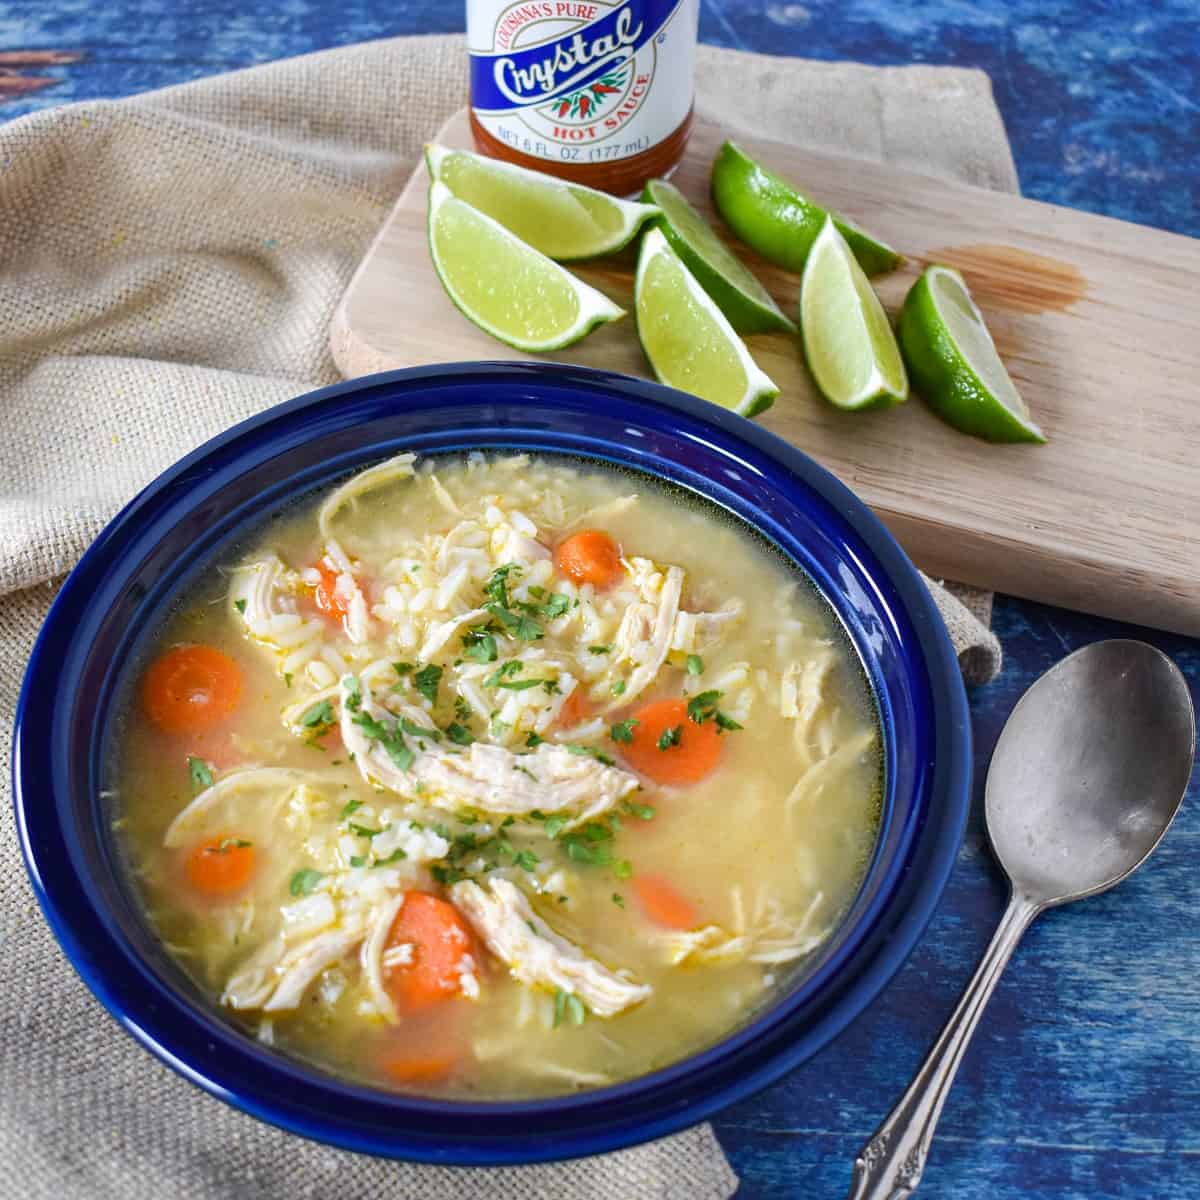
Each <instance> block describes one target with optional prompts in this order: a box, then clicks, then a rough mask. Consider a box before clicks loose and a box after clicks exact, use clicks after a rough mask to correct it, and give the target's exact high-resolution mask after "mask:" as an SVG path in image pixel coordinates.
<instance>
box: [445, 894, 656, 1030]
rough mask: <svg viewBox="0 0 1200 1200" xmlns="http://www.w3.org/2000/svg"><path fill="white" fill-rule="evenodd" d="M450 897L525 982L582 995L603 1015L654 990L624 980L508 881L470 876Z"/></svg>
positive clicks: (612, 1014)
mask: <svg viewBox="0 0 1200 1200" xmlns="http://www.w3.org/2000/svg"><path fill="white" fill-rule="evenodd" d="M450 896H451V899H452V900H453V901H454V903H455V904H457V905H458V907H459V908H460V909H461V910H462V912H463V913H464V914H465V915H466V917H467V919H468V920H469V921H470V922H471V924H472V925H473V926H474V928H475V931H476V932H477V933H478V934H479V936H480V937H481V938H482V939H483V941H484V942H485V943H486V944H487V947H488V949H489V950H491V952H492V953H493V954H494V955H495V956H496V957H497V958H498V959H500V961H501V962H503V963H504V964H505V965H506V966H507V967H508V969H509V971H510V972H511V973H512V976H513V978H514V979H516V980H518V981H520V982H521V983H525V984H528V985H530V986H534V987H544V988H550V989H553V990H559V991H563V992H566V993H567V994H568V995H572V996H578V997H579V999H580V1000H581V1001H582V1002H583V1003H584V1004H585V1005H587V1007H588V1008H589V1009H591V1011H592V1012H594V1013H595V1014H596V1015H597V1016H599V1017H615V1016H616V1015H617V1014H618V1013H620V1012H624V1011H625V1009H627V1008H632V1007H633V1006H634V1005H635V1004H640V1003H641V1002H642V1001H643V1000H647V999H649V997H650V996H651V995H652V994H653V989H652V988H650V987H648V986H646V985H645V984H639V983H632V982H631V981H630V980H628V979H624V978H622V977H621V976H620V975H618V974H616V973H615V972H613V971H610V970H609V969H608V967H606V966H604V965H603V964H601V963H599V962H597V961H596V960H595V959H594V958H589V957H588V956H587V955H586V954H584V952H583V951H582V950H580V949H579V947H578V946H576V945H575V944H574V943H572V942H569V941H567V939H566V938H564V937H562V936H561V935H559V934H557V933H555V932H554V930H552V929H551V928H550V927H549V926H548V925H547V924H546V922H545V921H543V920H541V919H540V918H539V917H537V916H536V915H535V914H534V911H533V909H532V908H531V907H530V905H529V901H528V900H527V899H526V898H525V896H524V894H523V893H522V892H521V891H520V890H519V889H518V888H517V887H516V886H515V885H514V884H512V883H509V882H508V880H506V879H496V878H493V879H490V880H489V881H488V884H487V888H486V889H485V888H482V887H480V886H479V884H477V883H473V882H471V881H469V880H464V881H463V882H461V883H456V884H455V885H454V886H453V887H452V888H451V889H450Z"/></svg>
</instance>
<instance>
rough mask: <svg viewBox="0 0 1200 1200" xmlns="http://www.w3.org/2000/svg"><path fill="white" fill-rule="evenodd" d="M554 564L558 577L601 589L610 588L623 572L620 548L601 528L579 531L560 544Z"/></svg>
mask: <svg viewBox="0 0 1200 1200" xmlns="http://www.w3.org/2000/svg"><path fill="white" fill-rule="evenodd" d="M554 565H555V567H556V568H557V569H558V573H559V574H560V575H565V576H566V577H567V578H568V579H571V580H574V582H575V583H590V584H591V585H592V586H593V587H595V588H600V589H604V588H610V587H612V585H613V584H614V583H616V582H617V581H618V580H619V579H620V578H621V575H622V573H623V571H624V568H623V567H622V566H621V550H620V547H618V545H617V543H616V542H614V541H613V540H612V538H611V537H609V536H608V534H607V533H605V532H604V531H603V530H601V529H581V530H580V531H579V532H578V533H573V534H571V536H570V537H569V538H567V539H566V541H563V542H559V544H558V548H557V549H556V550H555V551H554Z"/></svg>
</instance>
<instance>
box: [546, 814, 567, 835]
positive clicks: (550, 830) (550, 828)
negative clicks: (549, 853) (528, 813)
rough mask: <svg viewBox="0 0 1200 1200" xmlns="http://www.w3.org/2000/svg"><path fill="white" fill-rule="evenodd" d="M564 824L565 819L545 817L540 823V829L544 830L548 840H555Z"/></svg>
mask: <svg viewBox="0 0 1200 1200" xmlns="http://www.w3.org/2000/svg"><path fill="white" fill-rule="evenodd" d="M566 823H567V818H566V817H547V818H546V819H545V820H544V821H543V822H542V828H543V829H544V830H545V832H546V836H547V837H548V838H556V837H558V835H559V834H560V833H561V832H562V829H563V826H564V825H565V824H566Z"/></svg>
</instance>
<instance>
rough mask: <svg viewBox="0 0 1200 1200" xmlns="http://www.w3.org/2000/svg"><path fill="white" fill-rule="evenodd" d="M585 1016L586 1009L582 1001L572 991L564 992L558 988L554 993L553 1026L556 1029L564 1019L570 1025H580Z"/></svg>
mask: <svg viewBox="0 0 1200 1200" xmlns="http://www.w3.org/2000/svg"><path fill="white" fill-rule="evenodd" d="M586 1017H587V1009H586V1008H585V1007H584V1004H583V1001H582V1000H580V998H579V997H578V996H576V995H575V994H574V993H573V992H564V991H563V990H562V988H559V989H558V991H557V992H555V993H554V1028H555V1029H557V1028H558V1027H559V1026H560V1025H561V1024H562V1023H563V1021H565V1020H569V1021H570V1022H571V1024H572V1025H582V1024H583V1022H584V1020H585V1019H586Z"/></svg>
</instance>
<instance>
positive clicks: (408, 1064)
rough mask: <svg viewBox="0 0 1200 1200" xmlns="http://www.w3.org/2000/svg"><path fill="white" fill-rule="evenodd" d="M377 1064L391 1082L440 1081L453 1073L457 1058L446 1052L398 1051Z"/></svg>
mask: <svg viewBox="0 0 1200 1200" xmlns="http://www.w3.org/2000/svg"><path fill="white" fill-rule="evenodd" d="M379 1065H380V1067H381V1068H382V1069H383V1073H384V1074H385V1075H386V1076H387V1077H388V1078H389V1079H390V1080H392V1082H393V1083H440V1082H441V1081H442V1080H443V1079H446V1078H447V1077H448V1076H449V1075H452V1074H453V1073H454V1069H455V1067H457V1066H458V1060H457V1059H455V1058H452V1057H451V1056H450V1055H448V1054H405V1053H403V1052H398V1053H395V1054H393V1055H391V1056H389V1057H388V1058H385V1059H384V1060H383V1061H382V1062H381V1063H380V1064H379Z"/></svg>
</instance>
